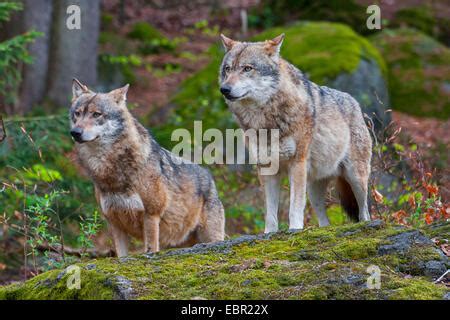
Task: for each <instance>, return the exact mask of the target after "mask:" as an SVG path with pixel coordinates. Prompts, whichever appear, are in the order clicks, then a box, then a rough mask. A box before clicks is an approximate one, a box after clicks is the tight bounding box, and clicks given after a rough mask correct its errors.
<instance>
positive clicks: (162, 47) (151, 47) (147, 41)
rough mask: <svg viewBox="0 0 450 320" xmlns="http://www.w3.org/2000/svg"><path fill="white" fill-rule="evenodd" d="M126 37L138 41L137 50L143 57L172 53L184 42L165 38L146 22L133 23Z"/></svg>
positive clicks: (180, 39)
mask: <svg viewBox="0 0 450 320" xmlns="http://www.w3.org/2000/svg"><path fill="white" fill-rule="evenodd" d="M128 37H129V38H131V39H134V40H137V41H139V43H140V44H139V47H138V50H139V52H140V53H141V54H143V55H149V54H154V53H159V52H163V51H174V50H175V48H176V47H177V46H178V44H179V43H180V42H183V41H184V40H183V39H182V38H175V39H173V40H171V39H168V38H166V37H165V36H163V35H162V34H161V33H160V32H159V31H158V30H157V29H156V28H154V27H152V26H151V25H150V24H148V23H147V22H137V23H135V24H134V25H133V27H132V29H131V31H130V32H129V33H128Z"/></svg>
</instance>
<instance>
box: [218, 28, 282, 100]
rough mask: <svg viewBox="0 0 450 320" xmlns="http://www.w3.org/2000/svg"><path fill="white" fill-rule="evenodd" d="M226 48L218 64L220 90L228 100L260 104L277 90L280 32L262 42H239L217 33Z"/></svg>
mask: <svg viewBox="0 0 450 320" xmlns="http://www.w3.org/2000/svg"><path fill="white" fill-rule="evenodd" d="M221 37H222V43H223V46H224V48H225V50H226V54H225V56H224V58H223V61H222V65H221V66H220V75H219V84H220V92H222V94H223V95H224V97H225V99H226V100H228V101H238V100H243V99H248V100H249V101H253V102H256V103H264V102H265V101H267V100H268V99H269V98H270V97H271V96H272V94H274V93H275V92H276V91H277V89H278V83H279V77H280V74H279V66H278V62H279V59H280V47H281V44H282V42H283V39H284V34H281V35H279V36H278V37H276V38H274V39H272V40H266V41H264V42H239V41H235V40H231V39H230V38H227V37H225V36H224V35H221Z"/></svg>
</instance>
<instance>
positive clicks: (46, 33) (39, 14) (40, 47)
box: [4, 0, 52, 114]
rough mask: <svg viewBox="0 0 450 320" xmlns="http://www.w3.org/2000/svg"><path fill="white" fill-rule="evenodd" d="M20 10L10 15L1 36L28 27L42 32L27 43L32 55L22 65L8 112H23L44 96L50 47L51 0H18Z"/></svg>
mask: <svg viewBox="0 0 450 320" xmlns="http://www.w3.org/2000/svg"><path fill="white" fill-rule="evenodd" d="M22 3H23V6H24V10H23V11H20V12H18V13H16V14H14V15H13V16H12V19H11V20H10V22H8V24H7V25H6V28H5V29H6V32H5V37H4V39H7V38H12V37H14V36H16V35H19V34H22V33H25V32H27V31H29V30H31V29H34V30H36V31H39V32H42V33H43V35H42V36H41V37H38V38H37V39H36V40H35V41H34V42H33V43H31V44H30V45H29V46H28V51H29V52H30V54H31V55H32V56H33V63H32V64H23V65H22V66H21V67H22V82H21V84H20V87H19V92H18V99H17V102H16V104H15V105H14V106H13V110H12V113H14V114H24V113H26V112H28V111H30V110H31V109H32V107H33V105H35V104H37V103H39V102H41V101H42V99H43V98H44V95H45V90H46V83H47V70H48V56H49V50H50V26H51V20H52V0H22Z"/></svg>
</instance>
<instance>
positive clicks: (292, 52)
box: [157, 22, 389, 140]
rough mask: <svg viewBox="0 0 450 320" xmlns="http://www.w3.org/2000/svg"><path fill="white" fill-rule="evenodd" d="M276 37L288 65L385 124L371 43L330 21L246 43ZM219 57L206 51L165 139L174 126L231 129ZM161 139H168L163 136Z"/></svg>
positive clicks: (175, 103) (380, 73)
mask: <svg viewBox="0 0 450 320" xmlns="http://www.w3.org/2000/svg"><path fill="white" fill-rule="evenodd" d="M280 33H285V34H286V38H285V41H284V43H283V46H282V48H281V55H282V56H283V57H284V58H285V59H286V60H288V61H290V62H291V63H293V64H294V65H296V66H297V67H298V68H300V69H301V70H302V71H304V72H305V73H307V74H308V76H309V77H310V79H311V80H312V81H314V82H316V83H318V84H321V85H328V86H330V87H334V88H336V89H340V90H343V91H346V92H349V93H350V94H352V95H353V96H354V97H355V98H356V99H357V100H358V101H359V103H360V104H361V106H362V108H363V111H364V112H365V113H367V114H368V115H370V116H372V115H373V112H375V113H376V114H377V117H378V118H380V119H382V120H383V121H384V122H386V121H387V119H386V115H385V112H384V111H385V106H387V105H388V103H389V102H388V93H387V85H386V83H385V80H384V79H385V75H386V66H385V63H384V60H383V58H382V57H381V55H380V54H379V52H378V51H377V49H376V48H375V47H374V46H373V45H372V44H371V43H370V42H369V41H367V40H366V39H365V38H364V37H362V36H360V35H358V34H357V33H355V32H354V31H353V30H352V29H351V28H350V27H348V26H346V25H343V24H339V23H330V22H302V23H296V24H294V25H291V26H287V27H279V28H272V29H268V30H267V31H265V32H264V33H262V34H259V35H258V36H256V37H253V38H252V39H250V40H252V41H260V40H264V39H270V38H273V37H275V36H277V35H279V34H280ZM223 55H224V53H223V51H222V48H221V46H219V45H216V46H213V47H212V48H211V49H210V51H209V56H210V57H211V59H212V61H211V63H210V64H209V65H208V66H207V67H206V68H204V69H203V70H201V71H199V72H198V73H196V74H195V75H193V76H192V77H191V78H189V79H187V80H186V81H185V82H183V83H182V85H181V86H180V88H181V89H180V91H179V92H178V93H177V94H176V95H175V96H174V98H173V99H172V104H171V106H172V107H173V108H172V110H174V115H173V117H172V118H171V120H169V123H170V124H171V126H169V127H166V128H168V129H169V130H168V132H167V134H169V133H170V132H169V131H171V130H172V129H173V127H183V128H188V129H192V127H193V121H194V120H202V121H203V127H204V128H205V127H207V128H219V129H224V128H232V127H233V126H234V121H233V120H232V116H231V113H230V112H229V111H228V110H227V108H226V105H225V102H224V100H223V97H222V96H221V95H220V92H219V88H218V81H217V78H218V73H219V66H220V62H221V60H222V58H223ZM380 101H381V102H382V103H380ZM375 123H377V121H375ZM162 129H164V128H162ZM157 131H160V132H159V133H157V134H158V135H164V134H163V133H161V130H157ZM162 138H163V139H162V140H166V139H164V138H167V136H166V137H162Z"/></svg>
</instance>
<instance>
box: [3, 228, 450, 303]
mask: <svg viewBox="0 0 450 320" xmlns="http://www.w3.org/2000/svg"><path fill="white" fill-rule="evenodd" d="M446 224H447V225H448V224H449V223H446ZM405 231H409V229H404V228H402V229H400V228H396V227H392V226H385V225H373V224H368V223H359V224H352V225H344V226H335V227H327V228H309V229H306V230H304V231H302V232H298V233H288V232H281V233H277V234H275V235H272V236H271V238H270V239H254V240H252V241H249V242H244V243H241V244H234V245H229V246H227V245H226V244H224V245H221V246H217V247H214V248H213V250H212V251H205V252H201V253H184V254H180V253H177V251H174V250H167V251H163V252H160V253H158V254H155V255H152V256H150V257H145V256H142V255H140V256H133V257H130V258H128V259H122V260H119V259H113V258H109V259H98V260H93V261H90V262H87V263H84V264H79V266H80V267H81V268H82V273H81V280H82V282H81V283H82V288H81V290H78V291H77V290H67V289H66V281H67V277H68V275H62V274H61V272H60V271H57V270H56V271H51V272H47V273H44V274H42V275H40V276H37V277H35V278H33V279H31V280H29V281H27V282H25V283H24V284H15V285H11V286H8V287H3V288H1V287H0V299H111V298H117V297H120V290H121V289H120V286H119V284H118V280H117V279H118V277H121V278H123V279H127V281H129V286H130V287H131V288H132V292H131V296H130V297H131V298H135V299H192V298H194V297H202V298H206V299H442V297H443V296H444V294H445V292H446V289H445V287H444V286H443V285H437V284H433V282H432V281H430V279H428V278H425V277H424V276H423V274H422V273H420V272H419V271H417V272H416V271H415V272H413V273H411V274H409V273H408V274H409V277H408V278H407V277H405V272H406V271H404V270H403V271H400V270H398V266H399V264H405V263H406V262H407V261H406V260H408V259H409V261H410V262H412V261H414V260H415V259H418V260H420V261H426V260H429V259H436V251H435V249H434V246H433V245H422V246H415V247H413V248H412V249H411V250H410V251H409V252H407V253H405V254H404V255H403V254H397V253H391V254H387V255H383V256H380V255H378V253H377V250H378V247H379V246H380V245H381V244H384V243H386V242H387V239H388V237H390V236H392V235H395V234H398V233H401V232H405ZM432 252H434V253H432ZM408 257H411V258H408ZM370 265H376V266H379V268H380V269H381V289H376V290H370V289H368V288H367V286H366V281H367V277H368V276H369V274H368V273H367V268H368V267H369V266H370ZM87 266H90V267H89V268H87ZM58 276H59V280H58Z"/></svg>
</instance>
